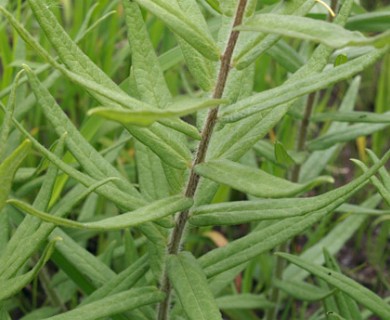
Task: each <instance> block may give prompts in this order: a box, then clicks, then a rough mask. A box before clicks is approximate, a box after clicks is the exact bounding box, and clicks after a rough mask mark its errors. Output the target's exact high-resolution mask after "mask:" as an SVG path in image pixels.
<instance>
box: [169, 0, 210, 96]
mask: <svg viewBox="0 0 390 320" xmlns="http://www.w3.org/2000/svg"><path fill="white" fill-rule="evenodd" d="M177 2H178V4H179V6H180V8H181V9H182V10H183V12H185V14H186V15H187V17H188V18H189V19H190V20H191V21H193V22H194V23H195V24H196V25H197V26H198V27H199V28H200V29H202V30H203V31H204V32H205V33H207V34H209V29H208V25H207V22H206V20H205V18H204V16H203V14H202V12H201V10H200V6H199V4H198V3H197V1H196V0H178V1H177ZM216 2H217V1H216ZM177 42H178V43H179V46H180V48H181V51H182V53H183V56H184V60H185V61H186V64H187V66H188V70H189V71H190V72H191V74H192V76H193V77H194V79H195V81H196V82H197V84H198V85H199V87H200V88H202V89H203V90H204V91H206V92H209V91H211V90H212V89H213V87H214V84H215V64H214V63H213V62H212V61H210V60H208V59H206V58H205V57H204V56H202V55H201V54H200V53H199V52H198V51H197V50H195V49H194V48H193V47H192V46H190V45H189V44H188V43H187V42H186V41H185V40H183V39H182V38H181V37H179V36H177Z"/></svg>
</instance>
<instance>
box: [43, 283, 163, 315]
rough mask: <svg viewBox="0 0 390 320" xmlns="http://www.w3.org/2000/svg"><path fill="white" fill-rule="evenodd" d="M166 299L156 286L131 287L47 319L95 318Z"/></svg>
mask: <svg viewBox="0 0 390 320" xmlns="http://www.w3.org/2000/svg"><path fill="white" fill-rule="evenodd" d="M163 299H164V294H163V293H162V292H160V291H158V290H157V289H156V288H154V287H143V288H137V289H131V290H128V291H124V292H121V293H117V294H114V295H111V296H109V297H106V298H103V299H101V300H98V301H94V302H92V303H89V304H86V305H84V306H81V307H79V308H76V309H74V310H71V311H68V312H65V313H63V314H59V315H57V316H54V317H50V318H46V319H45V320H76V319H80V320H81V319H83V320H95V319H100V318H105V317H109V316H111V315H115V314H118V313H121V312H125V311H128V310H132V309H135V308H140V307H142V306H145V305H149V304H155V303H158V302H160V301H161V300H163Z"/></svg>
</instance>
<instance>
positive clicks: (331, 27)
mask: <svg viewBox="0 0 390 320" xmlns="http://www.w3.org/2000/svg"><path fill="white" fill-rule="evenodd" d="M237 30H240V31H260V32H265V33H276V34H279V35H282V36H287V37H294V38H300V39H305V40H311V41H315V42H320V43H323V44H325V45H327V46H329V47H332V48H340V47H345V46H348V45H369V44H372V43H375V42H378V41H381V42H382V41H385V39H384V38H383V36H380V37H374V38H366V37H365V36H364V35H363V34H361V33H360V32H356V31H354V32H353V31H349V30H346V29H344V28H342V27H341V26H339V25H337V24H334V23H329V22H325V21H321V20H315V19H311V18H305V17H298V16H286V15H278V14H271V13H268V14H258V15H256V16H255V17H253V18H252V19H250V20H249V21H248V22H246V23H245V24H244V25H242V26H239V27H238V28H237ZM384 36H385V38H386V39H387V38H389V39H388V41H390V34H385V35H384Z"/></svg>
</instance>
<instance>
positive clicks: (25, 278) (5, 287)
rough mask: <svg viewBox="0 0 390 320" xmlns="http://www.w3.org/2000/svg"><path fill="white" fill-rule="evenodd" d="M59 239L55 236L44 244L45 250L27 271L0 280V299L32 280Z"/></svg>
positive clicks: (13, 293)
mask: <svg viewBox="0 0 390 320" xmlns="http://www.w3.org/2000/svg"><path fill="white" fill-rule="evenodd" d="M61 240H62V239H61V238H59V237H57V238H55V239H54V240H52V241H50V242H49V244H48V245H47V246H46V248H45V251H44V252H43V253H42V256H41V258H40V259H39V261H38V262H37V263H36V264H35V266H34V268H33V269H31V270H30V271H29V272H27V273H25V274H23V275H20V276H16V277H14V278H10V279H7V280H0V288H2V289H1V291H0V301H1V300H6V299H8V298H10V297H12V296H13V295H15V294H17V293H18V292H19V291H20V290H22V289H23V288H24V287H25V286H26V285H27V284H29V283H30V282H31V281H33V279H34V278H35V277H36V276H37V274H38V272H39V271H40V270H41V269H42V267H43V266H44V265H45V263H46V262H47V261H49V259H50V256H51V255H52V253H53V251H54V245H55V243H56V242H57V241H61Z"/></svg>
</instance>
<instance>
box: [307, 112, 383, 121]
mask: <svg viewBox="0 0 390 320" xmlns="http://www.w3.org/2000/svg"><path fill="white" fill-rule="evenodd" d="M310 121H314V122H323V121H338V122H369V123H390V112H386V113H382V114H380V113H374V112H363V111H351V112H324V113H318V114H315V115H313V116H312V117H311V118H310Z"/></svg>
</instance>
